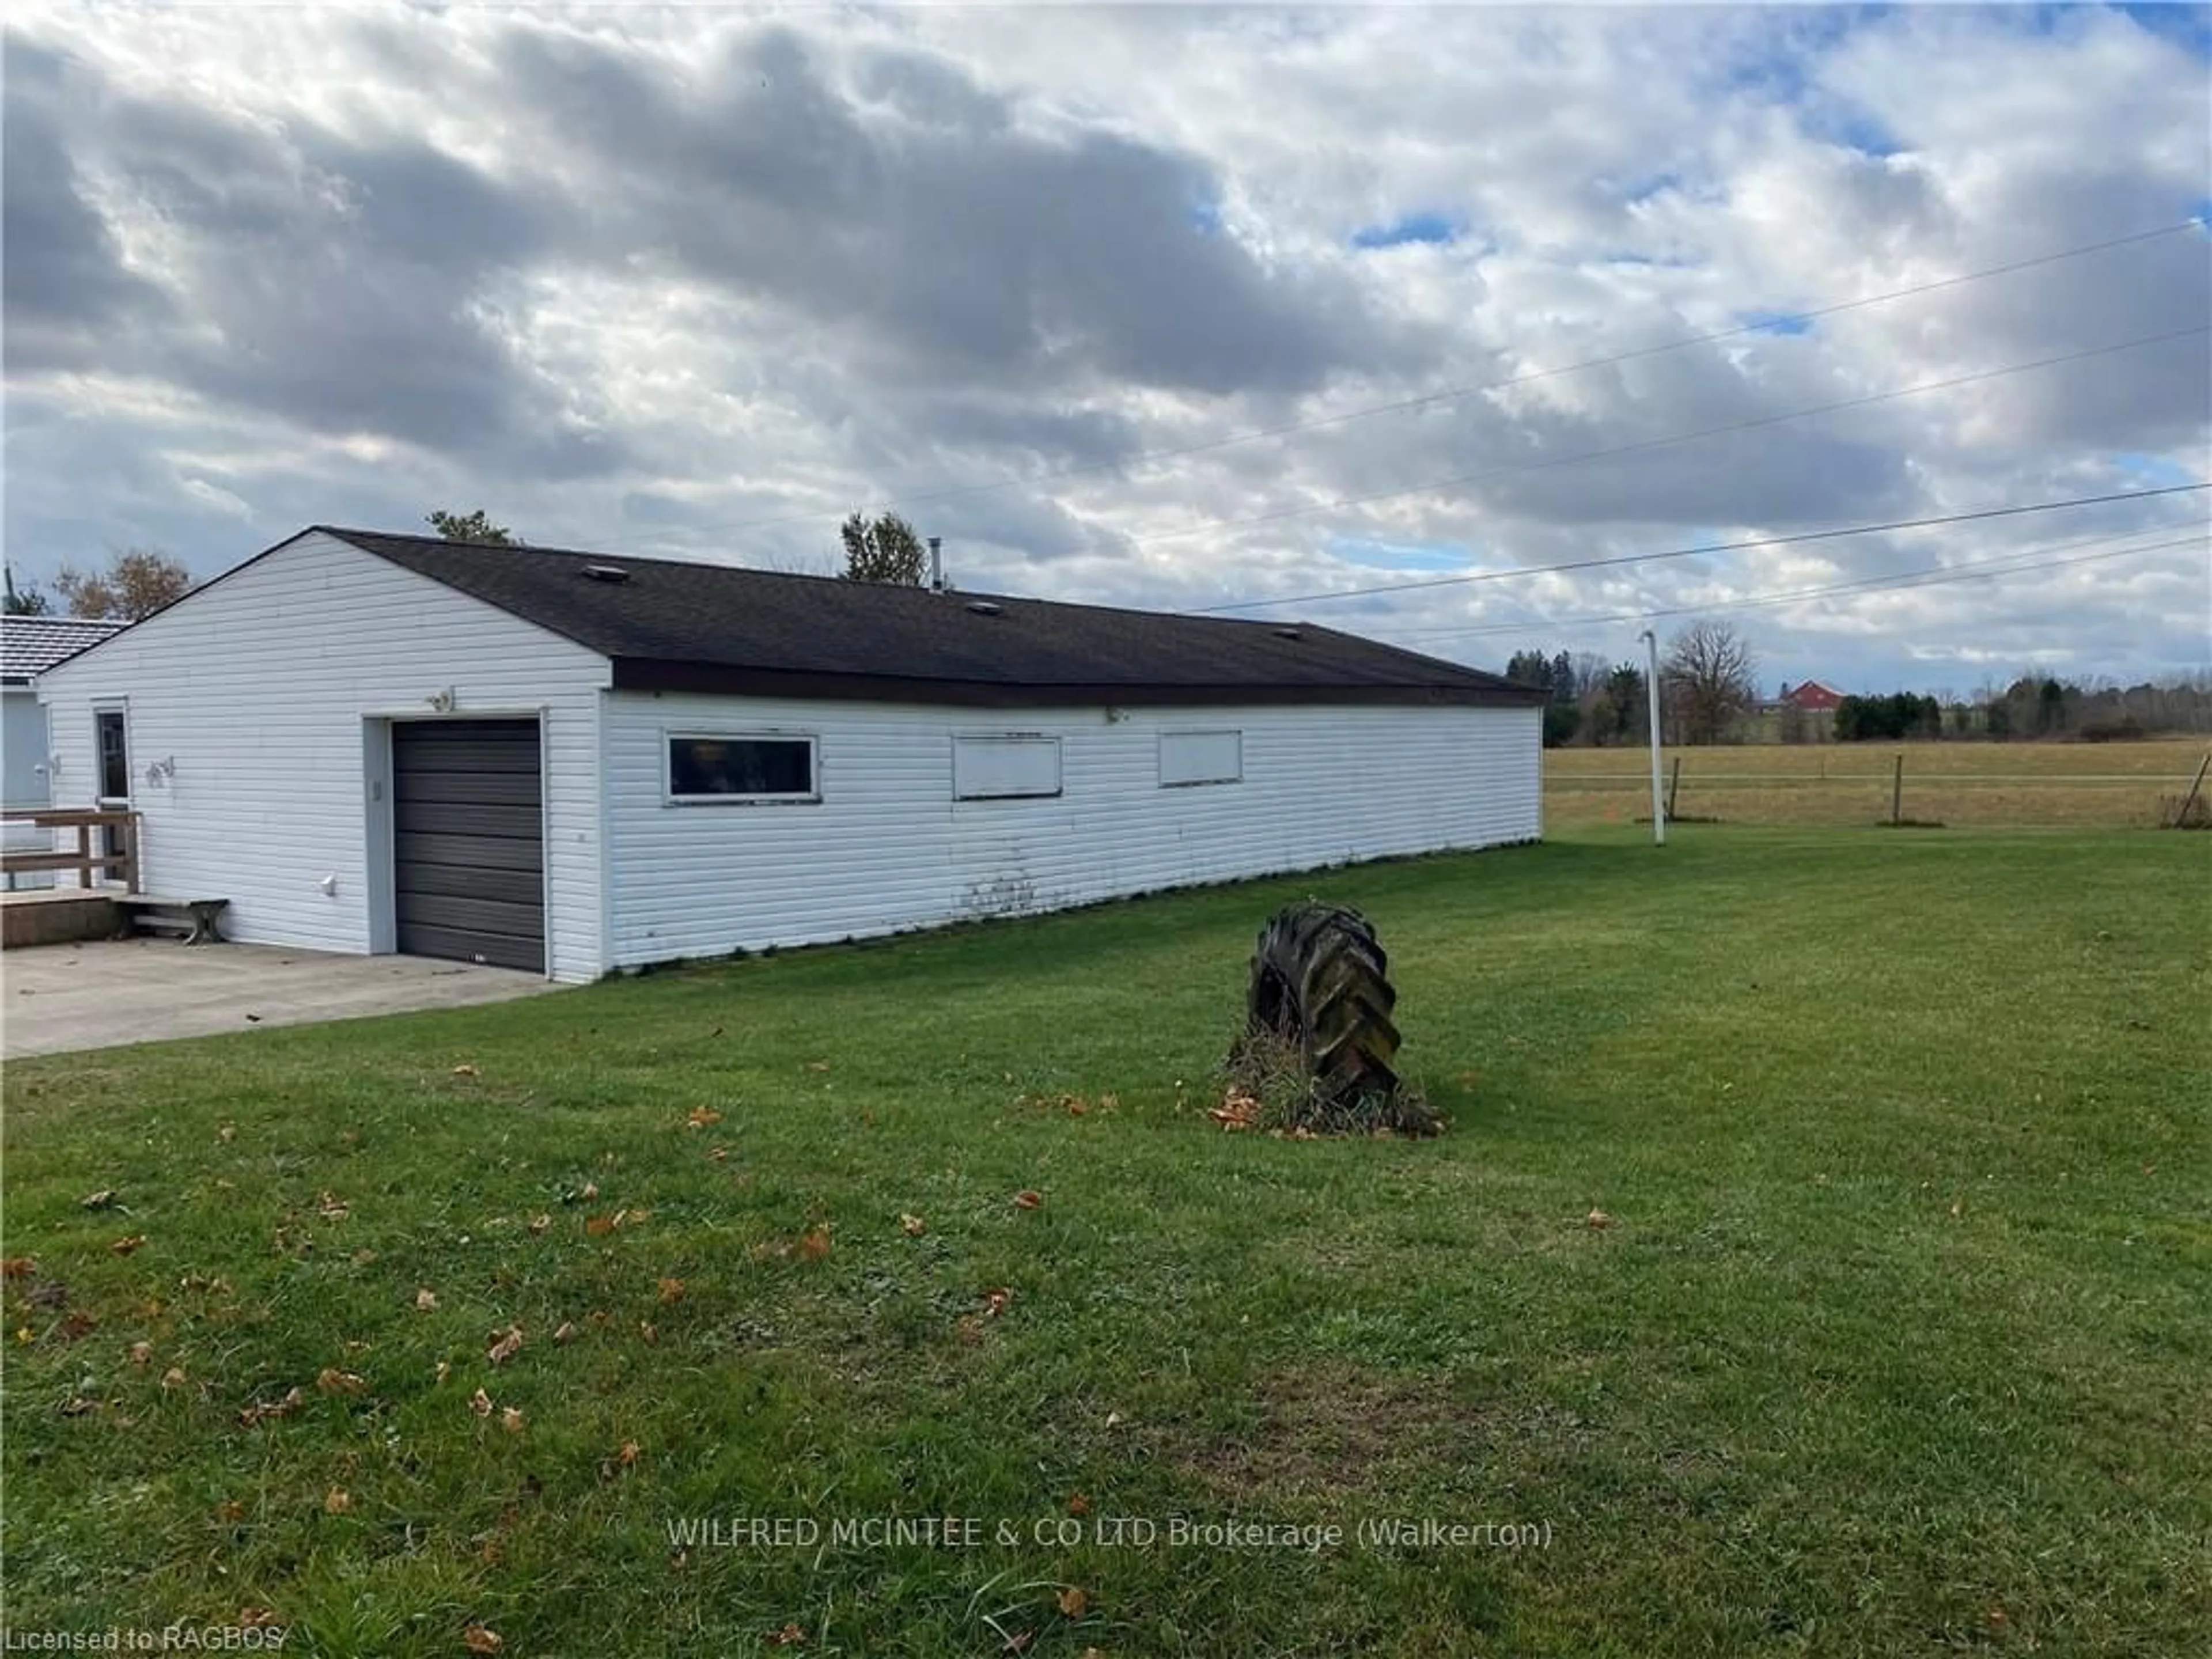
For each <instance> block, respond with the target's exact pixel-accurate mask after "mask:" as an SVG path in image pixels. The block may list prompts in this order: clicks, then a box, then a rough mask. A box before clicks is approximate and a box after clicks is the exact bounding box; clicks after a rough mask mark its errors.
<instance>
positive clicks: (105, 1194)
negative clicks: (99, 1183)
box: [77, 1187, 115, 1210]
mask: <svg viewBox="0 0 2212 1659" xmlns="http://www.w3.org/2000/svg"><path fill="white" fill-rule="evenodd" d="M114 1202H115V1188H112V1187H102V1188H100V1190H99V1191H98V1192H96V1193H87V1194H85V1195H84V1196H83V1197H82V1198H81V1199H79V1200H77V1203H78V1205H79V1206H81V1207H82V1208H84V1209H88V1210H104V1209H106V1208H107V1207H108V1206H110V1205H112V1204H113V1203H114Z"/></svg>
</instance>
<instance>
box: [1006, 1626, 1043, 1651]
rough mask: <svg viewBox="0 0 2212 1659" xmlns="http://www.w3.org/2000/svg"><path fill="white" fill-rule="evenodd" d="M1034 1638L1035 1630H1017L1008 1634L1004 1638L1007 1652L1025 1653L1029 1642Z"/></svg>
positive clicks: (1028, 1648) (1033, 1640)
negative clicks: (1010, 1634)
mask: <svg viewBox="0 0 2212 1659" xmlns="http://www.w3.org/2000/svg"><path fill="white" fill-rule="evenodd" d="M1035 1641H1036V1632H1035V1631H1033V1630H1018V1631H1016V1632H1014V1633H1013V1634H1012V1636H1009V1637H1008V1638H1006V1651H1007V1652H1008V1653H1027V1652H1028V1651H1029V1650H1030V1644H1032V1643H1034V1642H1035Z"/></svg>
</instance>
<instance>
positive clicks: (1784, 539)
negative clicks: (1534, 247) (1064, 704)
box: [1185, 330, 2212, 617]
mask: <svg viewBox="0 0 2212 1659" xmlns="http://www.w3.org/2000/svg"><path fill="white" fill-rule="evenodd" d="M2197 332H2200V333H2201V332H2203V331H2202V330H2198V331H2197ZM2198 489H2212V483H2185V484H2165V485H2161V486H2160V487H2159V488H2157V489H2127V490H2121V491H2118V492H2116V493H2114V494H2112V495H2075V496H2072V497H2069V499H2067V500H2065V501H2033V502H2029V503H2027V505H2025V506H2020V507H1980V508H1978V509H1976V510H1975V511H1973V512H1971V513H1936V514H1935V515H1934V516H1932V517H1929V518H1924V519H1890V520H1885V521H1884V522H1882V523H1881V524H1861V525H1850V526H1844V528H1842V529H1839V530H1803V531H1799V532H1796V533H1795V534H1793V535H1788V536H1753V537H1751V538H1748V539H1747V540H1744V541H1740V542H1699V543H1698V544H1695V545H1694V546H1691V547H1669V548H1665V549H1662V550H1660V551H1658V552H1656V553H1613V554H1607V555H1606V556H1603V557H1601V558H1593V559H1568V560H1565V561H1564V562H1561V563H1559V564H1526V565H1515V566H1513V567H1512V568H1510V569H1505V570H1478V571H1474V572H1472V573H1470V574H1467V575H1464V576H1429V577H1425V578H1423V579H1422V580H1419V581H1410V582H1383V583H1381V584H1379V585H1377V586H1373V587H1343V588H1337V589H1334V590H1332V591H1331V592H1326V593H1301V594H1294V595H1292V596H1291V597H1290V598H1287V599H1243V600H1239V601H1238V602H1237V603H1236V604H1234V605H1200V606H1198V607H1195V608H1194V609H1193V610H1191V611H1187V612H1186V613H1185V614H1187V615H1190V616H1199V617H1203V616H1211V615H1213V614H1215V613H1217V612H1219V611H1249V610H1253V609H1256V608H1257V607H1259V606H1261V605H1311V604H1317V603H1319V602H1321V601H1322V600H1324V599H1370V598H1372V597H1373V596H1374V595H1376V594H1378V593H1410V592H1415V591H1416V590H1418V589H1421V588H1430V587H1466V586H1471V585H1473V584H1474V583H1477V582H1502V581H1510V580H1514V579H1515V578H1516V577H1520V576H1542V575H1548V574H1553V573H1554V572H1557V571H1565V570H1605V569H1609V568H1613V567H1615V566H1619V565H1627V564H1653V563H1656V562H1660V561H1661V560H1665V559H1695V558H1702V557H1704V556H1705V555H1707V554H1711V553H1742V552H1747V551H1748V550H1751V549H1753V548H1757V547H1793V546H1796V545H1798V544H1801V543H1804V542H1832V541H1839V540H1842V539H1843V538H1845V537H1850V536H1878V535H1881V534H1884V533H1886V532H1889V531H1893V530H1932V529H1935V528H1936V526H1939V525H1947V524H1972V523H1974V522H1976V521H1978V520H1984V519H2016V518H2020V517H2022V516H2024V515H2025V514H2027V513H2057V512H2059V511H2061V510H2063V509H2064V508H2067V507H2102V506H2105V505H2106V504H2108V503H2110V502H2113V501H2149V500H2152V499H2154V497H2157V496H2160V495H2187V494H2189V493H2190V492H2191V491H2192V490H2198Z"/></svg>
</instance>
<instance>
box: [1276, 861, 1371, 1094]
mask: <svg viewBox="0 0 2212 1659" xmlns="http://www.w3.org/2000/svg"><path fill="white" fill-rule="evenodd" d="M1388 967H1389V957H1387V956H1386V955H1385V954H1384V953H1383V946H1382V945H1381V944H1380V943H1378V942H1377V941H1376V937H1375V928H1374V925H1373V924H1372V923H1370V921H1368V920H1367V918H1366V917H1364V916H1363V915H1360V914H1359V912H1358V911H1357V910H1350V909H1346V908H1343V907H1342V906H1340V905H1334V904H1318V903H1305V904H1293V905H1291V906H1290V907H1289V908H1286V909H1284V910H1281V911H1279V912H1277V913H1276V915H1274V917H1273V919H1272V920H1270V921H1268V923H1267V926H1266V927H1263V928H1261V930H1260V939H1259V945H1258V946H1257V948H1256V949H1255V951H1254V952H1253V956H1252V982H1251V988H1250V992H1249V996H1248V998H1247V1002H1246V1009H1245V1019H1246V1029H1247V1030H1248V1031H1249V1032H1251V1033H1253V1034H1255V1035H1257V1034H1258V1033H1261V1032H1263V1031H1265V1032H1272V1033H1273V1035H1274V1036H1277V1037H1278V1038H1280V1039H1281V1040H1283V1041H1285V1042H1290V1043H1293V1044H1295V1045H1296V1046H1297V1048H1298V1050H1299V1052H1300V1053H1301V1054H1303V1055H1304V1060H1305V1066H1306V1070H1307V1072H1308V1073H1310V1075H1311V1077H1312V1078H1313V1080H1314V1093H1315V1095H1316V1097H1317V1098H1319V1099H1321V1100H1322V1101H1324V1102H1328V1103H1332V1104H1347V1105H1348V1104H1351V1103H1356V1102H1358V1101H1360V1100H1363V1099H1371V1098H1376V1097H1380V1098H1383V1099H1389V1098H1391V1097H1395V1094H1396V1093H1397V1089H1398V1074H1397V1073H1396V1072H1395V1070H1394V1069H1393V1062H1394V1061H1395V1060H1396V1059H1397V1055H1398V1041H1399V1039H1398V1028H1397V1026H1396V1025H1395V1024H1392V1023H1391V1018H1390V1014H1391V1010H1392V1009H1393V1008H1394V1007H1395V1006H1396V1004H1397V1000H1398V994H1397V992H1396V991H1395V990H1394V989H1392V988H1391V985H1390V981H1389V979H1388V978H1387V977H1385V972H1386V969H1388Z"/></svg>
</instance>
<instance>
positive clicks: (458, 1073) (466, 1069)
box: [453, 1060, 483, 1077]
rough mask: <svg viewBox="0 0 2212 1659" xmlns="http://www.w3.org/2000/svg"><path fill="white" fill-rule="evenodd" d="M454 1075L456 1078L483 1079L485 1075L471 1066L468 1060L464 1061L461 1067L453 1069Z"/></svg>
mask: <svg viewBox="0 0 2212 1659" xmlns="http://www.w3.org/2000/svg"><path fill="white" fill-rule="evenodd" d="M453 1075H454V1076H455V1077H482V1076H483V1073H481V1072H479V1071H477V1068H476V1067H475V1066H471V1065H470V1064H469V1063H468V1062H467V1061H466V1060H463V1061H462V1062H461V1063H460V1064H459V1066H454V1067H453Z"/></svg>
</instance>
